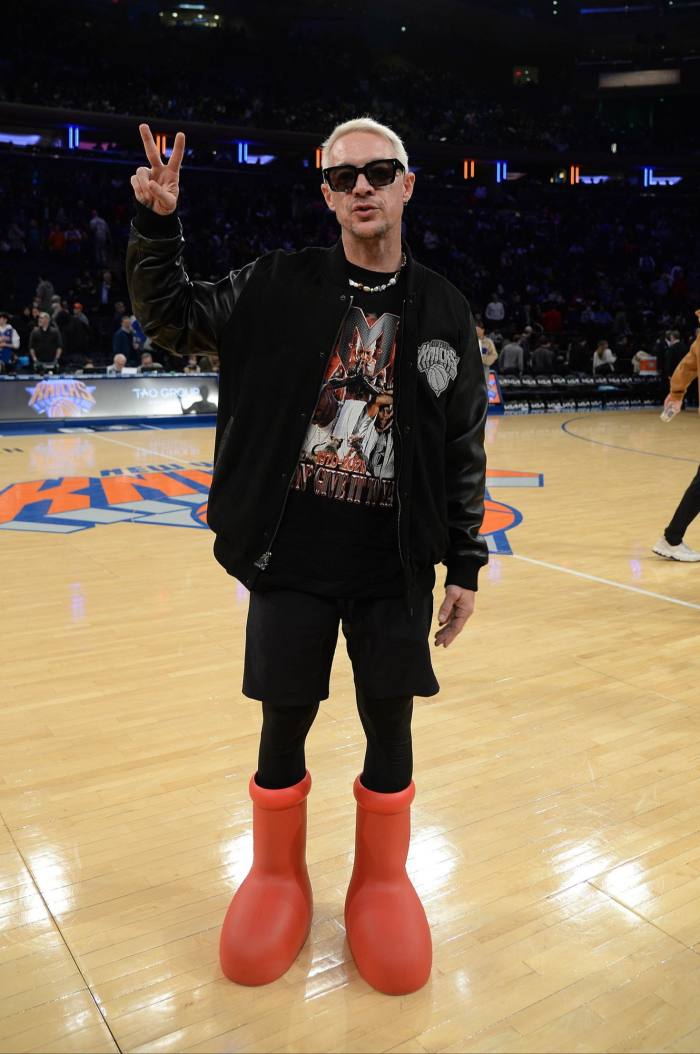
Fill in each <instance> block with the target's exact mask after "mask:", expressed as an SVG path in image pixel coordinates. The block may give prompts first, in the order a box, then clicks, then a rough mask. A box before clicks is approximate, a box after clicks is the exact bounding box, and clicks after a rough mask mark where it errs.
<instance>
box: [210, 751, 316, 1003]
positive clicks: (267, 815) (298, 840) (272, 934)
mask: <svg viewBox="0 0 700 1054" xmlns="http://www.w3.org/2000/svg"><path fill="white" fill-rule="evenodd" d="M310 789H311V776H310V774H309V772H308V770H307V772H306V775H305V776H304V778H303V779H302V780H300V781H299V783H295V784H294V785H293V786H291V787H283V788H282V789H281V790H269V789H267V788H266V787H259V786H258V785H257V783H256V782H255V775H253V776H251V778H250V783H249V785H248V790H249V793H250V797H251V798H252V800H253V865H252V867H251V869H250V871H249V872H248V874H247V875H246V877H245V879H244V880H243V882H242V883H241V885H240V886H239V888H238V890H237V891H236V894H235V896H234V898H233V900H232V901H231V904H230V905H229V908H228V911H227V912H226V917H225V919H224V924H223V927H222V929H221V939H220V943H219V957H220V961H221V968H222V970H223V971H224V973H225V974H226V976H227V977H228V978H229V979H230V980H231V981H236V982H237V983H238V984H245V985H260V984H269V983H270V981H275V980H276V979H277V978H278V977H281V976H282V974H284V973H286V971H287V970H288V969H289V967H290V966H291V965H292V963H293V962H294V960H295V959H296V957H297V955H298V954H299V952H300V951H301V949H302V947H303V946H304V943H305V941H306V938H307V937H308V935H309V931H310V929H311V917H312V914H313V897H312V893H311V883H310V881H309V873H308V871H307V868H306V798H307V796H308V793H309V790H310Z"/></svg>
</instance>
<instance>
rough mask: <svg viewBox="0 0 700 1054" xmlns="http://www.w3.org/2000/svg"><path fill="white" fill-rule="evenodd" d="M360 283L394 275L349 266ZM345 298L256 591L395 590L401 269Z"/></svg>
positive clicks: (400, 581) (398, 572)
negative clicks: (390, 283)
mask: <svg viewBox="0 0 700 1054" xmlns="http://www.w3.org/2000/svg"><path fill="white" fill-rule="evenodd" d="M348 274H349V276H350V277H351V278H353V279H355V280H356V281H359V282H362V283H364V284H365V285H368V286H376V285H381V284H384V283H385V282H387V281H388V280H389V279H390V278H391V277H393V275H392V274H381V273H379V272H377V271H366V270H364V269H361V268H357V267H355V266H354V265H350V264H348ZM348 289H349V292H351V293H352V295H353V304H352V306H351V308H350V310H349V312H348V314H347V316H346V319H345V322H344V323H343V326H342V329H341V331H340V335H339V337H338V342H337V344H336V346H335V348H334V349H333V351H332V353H331V356H330V359H329V360H328V365H327V367H326V372H325V376H324V380H323V383H322V385H321V391H320V394H319V399H318V403H317V406H316V410H315V412H314V414H313V416H312V419H311V423H310V425H309V427H308V429H307V433H306V438H305V440H304V445H303V449H302V451H301V456H300V458H299V461H298V464H297V468H296V472H295V474H294V478H293V480H292V483H291V486H290V489H289V495H288V498H287V504H286V507H285V511H284V515H283V518H282V522H281V523H280V527H279V530H278V532H277V536H276V537H275V539H274V540H273V542H272V545H271V547H270V552H271V557H270V562H269V564H268V567H267V569H266V570H265V571H263V572H262V573H261V574H260V575H259V577H258V579H257V581H256V583H255V588H256V589H261V590H266V589H280V588H286V589H298V590H302V591H304V592H308V593H318V594H322V595H324V596H341V597H351V596H355V597H357V596H400V595H401V594H402V593H403V590H404V578H403V570H402V567H401V561H400V557H399V542H398V518H397V514H396V508H395V503H394V432H393V428H392V425H393V418H394V378H395V370H396V349H397V345H398V333H399V325H400V319H401V305H402V302H403V298H404V291H405V277H404V274H403V273H402V275H401V276H400V278H399V281H398V282H397V283H396V285H394V286H390V287H389V288H388V289H386V290H384V291H383V292H379V293H365V292H363V291H362V290H360V289H355V288H352V289H351V288H350V287H348Z"/></svg>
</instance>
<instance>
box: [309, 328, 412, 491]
mask: <svg viewBox="0 0 700 1054" xmlns="http://www.w3.org/2000/svg"><path fill="white" fill-rule="evenodd" d="M398 328H399V317H398V315H393V314H390V313H389V312H386V313H385V314H383V315H380V316H376V315H372V314H370V315H365V313H364V311H363V310H362V309H361V308H359V307H352V308H351V309H350V311H349V312H348V315H347V318H346V320H345V324H344V326H343V329H342V331H341V333H340V337H339V339H338V343H337V345H336V347H335V348H334V350H333V353H332V354H331V357H330V359H329V361H328V366H327V369H326V374H325V377H324V380H323V384H322V385H321V392H320V395H319V400H318V404H317V406H316V411H315V413H314V416H313V417H312V419H311V424H310V425H309V427H308V429H307V432H306V438H305V440H304V446H303V448H302V452H301V457H300V459H299V464H298V466H297V470H296V473H295V476H294V480H293V483H292V487H293V488H294V489H296V490H298V491H300V492H309V491H311V492H312V493H313V494H314V495H316V496H317V497H321V498H331V499H335V500H336V501H345V502H352V503H353V504H355V505H365V506H377V507H381V508H391V506H392V505H393V500H394V440H393V436H392V429H391V426H392V422H393V419H394V360H395V356H396V338H397V334H398Z"/></svg>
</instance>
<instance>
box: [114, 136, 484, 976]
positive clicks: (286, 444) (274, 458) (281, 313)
mask: <svg viewBox="0 0 700 1054" xmlns="http://www.w3.org/2000/svg"><path fill="white" fill-rule="evenodd" d="M140 131H141V135H142V138H143V142H144V146H145V149H146V154H147V157H148V160H149V162H150V168H148V167H141V168H139V169H137V171H136V173H135V174H134V175H133V176H132V178H131V183H132V186H133V188H134V193H135V196H136V199H137V202H138V203H139V204H138V205H137V215H136V217H135V221H134V224H133V226H132V231H131V236H130V239H129V245H128V249H127V280H128V285H129V294H130V297H131V303H132V306H133V310H134V312H135V314H136V315H137V317H138V318H139V319H140V320H141V322H142V324H143V327H144V330H145V332H146V333H147V334H148V335H149V336H150V337H152V339H153V340H154V341H156V342H157V343H158V345H159V346H161V347H163V348H166V349H168V350H169V351H171V352H175V353H178V354H192V353H193V352H200V353H201V352H205V353H207V354H212V353H215V354H217V355H220V364H221V372H220V389H219V401H218V420H217V429H216V441H215V450H214V461H215V467H214V474H213V481H212V486H211V490H210V495H209V504H208V522H209V525H210V527H211V528H212V530H213V531H214V532H215V533H216V540H215V543H214V553H215V556H216V557H217V559H218V560H219V562H220V563H222V564H223V566H224V567H225V568H226V570H227V571H228V572H229V573H230V574H232V575H234V576H235V577H236V578H238V579H239V580H240V581H241V582H243V583H244V584H245V585H246V586H247V587H248V589H249V590H250V601H249V608H248V622H247V633H246V655H245V669H244V675H243V693H244V695H246V696H248V697H249V698H253V699H258V700H260V701H261V702H262V707H263V725H262V733H261V740H260V751H259V758H258V768H257V771H256V772H255V773H254V774H253V776H251V779H250V783H249V792H250V795H251V798H252V799H253V833H254V839H253V840H254V853H253V866H252V868H251V870H250V872H249V874H248V875H247V877H246V878H245V880H244V882H243V883H242V885H241V886H240V887H239V889H238V890H237V892H236V895H235V896H234V898H233V901H232V903H231V905H230V907H229V910H228V912H227V915H226V918H225V920H224V925H223V929H222V933H221V945H220V957H221V964H222V967H223V970H224V972H225V973H226V975H227V976H228V977H229V978H231V979H232V980H234V981H238V982H239V983H242V984H249V985H255V984H265V983H268V982H269V981H272V980H274V979H275V978H277V977H279V976H281V975H282V974H283V973H284V972H285V971H286V970H287V969H288V968H289V966H290V965H291V964H292V962H293V961H294V959H295V958H296V956H297V955H298V953H299V951H300V949H301V947H302V946H303V944H304V942H305V940H306V937H307V936H308V933H309V928H310V924H311V914H312V901H313V898H312V892H311V886H310V883H309V877H308V871H307V868H306V860H305V834H306V798H307V796H308V793H309V789H310V786H311V777H310V775H309V772H308V769H307V768H306V763H305V756H304V743H305V738H306V735H307V733H308V730H309V728H310V727H311V724H312V722H313V720H314V717H315V715H316V713H317V711H318V707H319V702H320V700H322V699H326V698H327V697H328V680H329V674H330V668H331V663H332V658H333V652H334V649H335V646H336V641H337V635H338V625H339V622H341V621H342V628H343V633H344V635H345V637H346V639H347V643H348V652H349V655H350V658H351V661H352V664H353V674H354V678H355V688H356V697H357V706H358V712H359V715H360V719H361V721H362V724H363V728H364V731H365V735H366V737H367V751H366V754H365V761H364V767H363V771H362V773H361V774H360V775H359V776H358V777H357V778H356V779H355V782H354V786H353V791H354V795H355V799H356V802H357V808H356V834H355V861H354V867H353V873H352V878H351V881H350V887H349V889H348V892H347V896H346V900H345V925H346V930H347V935H348V941H349V945H350V949H351V951H352V954H353V956H354V958H355V962H356V964H357V967H358V970H359V972H360V974H361V975H362V976H363V977H364V978H365V979H366V980H367V981H368V983H370V984H371V985H373V986H374V987H375V988H377V989H378V990H380V991H382V992H386V993H389V994H393V995H399V994H404V993H407V992H412V991H415V990H416V989H418V988H420V987H422V986H423V985H424V984H425V983H426V981H427V980H428V977H429V975H430V968H431V961H432V949H431V938H430V930H429V927H428V923H427V919H426V917H425V912H424V910H423V906H422V904H421V902H420V900H419V898H418V895H417V893H416V891H415V889H414V888H413V886H412V884H411V882H410V880H409V879H408V876H407V874H406V869H405V863H406V855H407V853H408V848H409V832H410V805H411V802H412V800H413V797H414V794H415V785H414V783H413V780H412V778H411V776H412V753H411V732H410V722H411V716H412V707H413V697H414V696H415V695H419V696H432V695H435V694H436V693H437V692H438V691H439V685H438V683H437V681H436V679H435V675H434V671H433V669H432V663H431V658H430V648H429V634H430V624H431V617H432V610H433V594H432V590H433V587H434V584H435V568H434V565H435V564H436V563H438V562H443V563H445V564H446V566H447V575H446V595H445V599H444V601H443V603H442V605H441V608H440V612H439V616H438V618H439V622H440V624H441V627H442V628H441V629H440V630H439V631H438V633H437V634H436V637H435V643H436V645H443V646H445V647H447V646H448V645H449V644H450V643H451V642H452V641H453V640H454V639H455V637H456V636H457V634H458V633H460V632H461V630H462V628H463V627H464V624H465V622H466V621H467V619H468V618H469V617H470V615H471V614H472V611H473V608H474V593H475V590H476V588H477V574H478V571H479V568H480V567H481V566H482V565H483V564H485V563H486V561H487V559H488V554H487V549H486V544H485V541H484V539H483V538H481V536H480V535H479V528H480V525H481V521H482V517H483V507H484V506H483V501H484V483H485V454H484V427H485V419H486V411H487V400H486V385H485V382H484V375H483V369H482V365H481V356H480V352H479V343H478V340H477V337H476V330H475V327H474V320H473V318H472V315H471V311H470V309H469V305H468V304H467V302H466V300H464V298H463V297H462V295H461V294H460V293H459V292H458V291H457V290H456V289H455V288H454V287H453V286H452V285H450V283H449V282H447V281H446V280H445V279H443V278H441V277H440V276H439V275H436V274H434V273H433V272H431V271H429V270H428V269H427V268H425V267H422V266H421V265H420V264H418V263H417V262H416V261H415V260H414V259H413V257H412V255H411V253H410V250H409V248H408V246H407V245H406V244H405V243H404V244H402V241H401V218H402V214H403V210H404V207H405V205H406V203H407V202H408V201H409V199H410V197H411V195H412V193H413V186H414V182H415V175H414V173H412V172H410V171H409V168H408V158H407V156H406V151H405V148H404V146H403V143H402V142H401V140H400V139H399V138H398V136H397V135H396V134H395V133H394V132H393V131H392V130H391V129H389V128H386V127H385V126H383V125H379V124H377V123H376V122H374V121H372V120H370V119H368V118H362V119H359V120H357V121H350V122H346V123H345V124H343V125H340V126H339V127H338V128H336V129H335V130H334V132H333V133H332V134H331V136H330V137H329V139H328V140H327V141H326V143H325V144H324V146H323V148H322V171H323V183H322V187H321V190H322V193H323V197H324V199H325V202H326V204H327V206H328V208H329V209H330V210H331V211H332V212H334V213H335V215H336V218H337V220H338V222H339V225H340V228H341V237H340V239H339V241H338V242H337V244H336V245H335V247H334V248H332V249H318V248H307V249H304V250H303V251H301V252H295V253H283V252H280V251H275V252H271V253H268V254H266V255H264V256H262V257H260V258H259V259H258V260H256V261H255V262H254V263H251V264H248V265H247V266H245V267H242V268H241V269H240V270H237V271H232V272H231V273H230V274H229V275H227V276H226V277H225V278H223V279H221V280H220V281H218V282H215V283H211V282H191V281H190V280H189V278H188V277H187V274H186V272H185V270H184V263H183V244H184V240H183V234H182V225H181V222H180V220H179V218H178V217H177V215H176V212H175V210H176V206H177V199H178V193H179V169H180V164H181V161H182V157H183V152H184V142H185V140H184V135H183V134H182V133H178V134H177V136H176V138H175V143H174V146H173V151H172V154H171V157H170V160H169V161H168V164H167V165H164V164H163V163H162V161H161V158H160V156H159V154H158V151H157V149H156V146H155V143H154V142H153V137H152V135H151V132H150V129H149V128H148V126H147V125H141V126H140ZM331 381H333V383H332V384H330V383H329V382H331ZM343 381H345V382H346V383H345V384H343ZM336 382H337V383H336ZM389 397H390V398H389ZM380 415H381V416H380ZM370 418H371V419H372V421H373V422H374V426H375V428H376V432H377V435H376V436H370V437H369V441H367V442H365V441H366V440H367V436H366V435H365V434H364V428H365V426H366V427H367V429H368V430H369V423H368V421H369V419H370ZM389 418H391V429H392V443H391V444H389V443H388V431H387V428H386V424H387V421H388V420H389ZM309 432H311V438H309ZM380 439H381V446H380V442H379V440H380ZM385 440H386V441H385ZM343 444H345V447H346V448H347V453H346V454H345V456H344V457H342V458H341V457H339V451H340V450H341V448H342V447H343ZM378 447H379V450H377V448H378ZM370 448H371V449H370ZM375 454H376V455H377V456H376V457H374V455H375ZM373 458H374V460H373ZM380 458H381V461H380ZM390 469H391V471H390ZM271 873H274V876H275V878H274V886H272V885H270V882H269V875H270V874H271Z"/></svg>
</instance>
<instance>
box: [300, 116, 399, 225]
mask: <svg viewBox="0 0 700 1054" xmlns="http://www.w3.org/2000/svg"><path fill="white" fill-rule="evenodd" d="M395 156H396V155H395V151H394V149H393V147H392V145H391V143H390V142H389V141H388V140H387V139H385V138H384V136H383V135H378V134H377V133H376V132H349V133H348V134H347V135H344V136H341V138H340V139H338V141H337V142H336V143H335V145H334V146H333V149H332V151H331V155H330V158H329V161H328V165H327V167H328V168H330V167H331V166H332V165H356V166H357V167H358V168H360V167H362V165H366V164H367V162H368V161H380V160H382V159H383V158H389V157H395ZM415 179H416V177H415V175H414V173H413V172H397V173H396V178H395V180H394V182H393V183H390V184H389V186H388V187H380V188H379V189H377V190H375V189H374V187H372V185H371V184H370V183H368V182H367V179H366V177H365V175H364V173H361V174H360V175H359V176H358V177H357V183H356V184H355V186H354V188H353V189H352V190H351V191H350V192H349V193H347V194H346V193H344V192H342V191H332V190H331V188H330V187H329V186H328V184H327V183H325V182H324V183H322V184H321V191H322V193H323V197H324V198H325V201H326V204H327V205H328V208H329V209H331V211H332V212H335V214H336V216H337V218H338V223H339V224H340V226H341V227H342V229H343V230H344V231H347V232H348V233H349V234H352V235H353V236H354V237H356V238H367V239H372V238H382V237H385V236H386V235H387V234H388V233H389V232H390V231H392V230H394V229H395V228H396V227H399V226H400V224H401V216H402V213H403V208H404V205H405V204H406V202H407V201H408V200H409V198H410V197H411V195H412V193H413V184H414V183H415Z"/></svg>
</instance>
